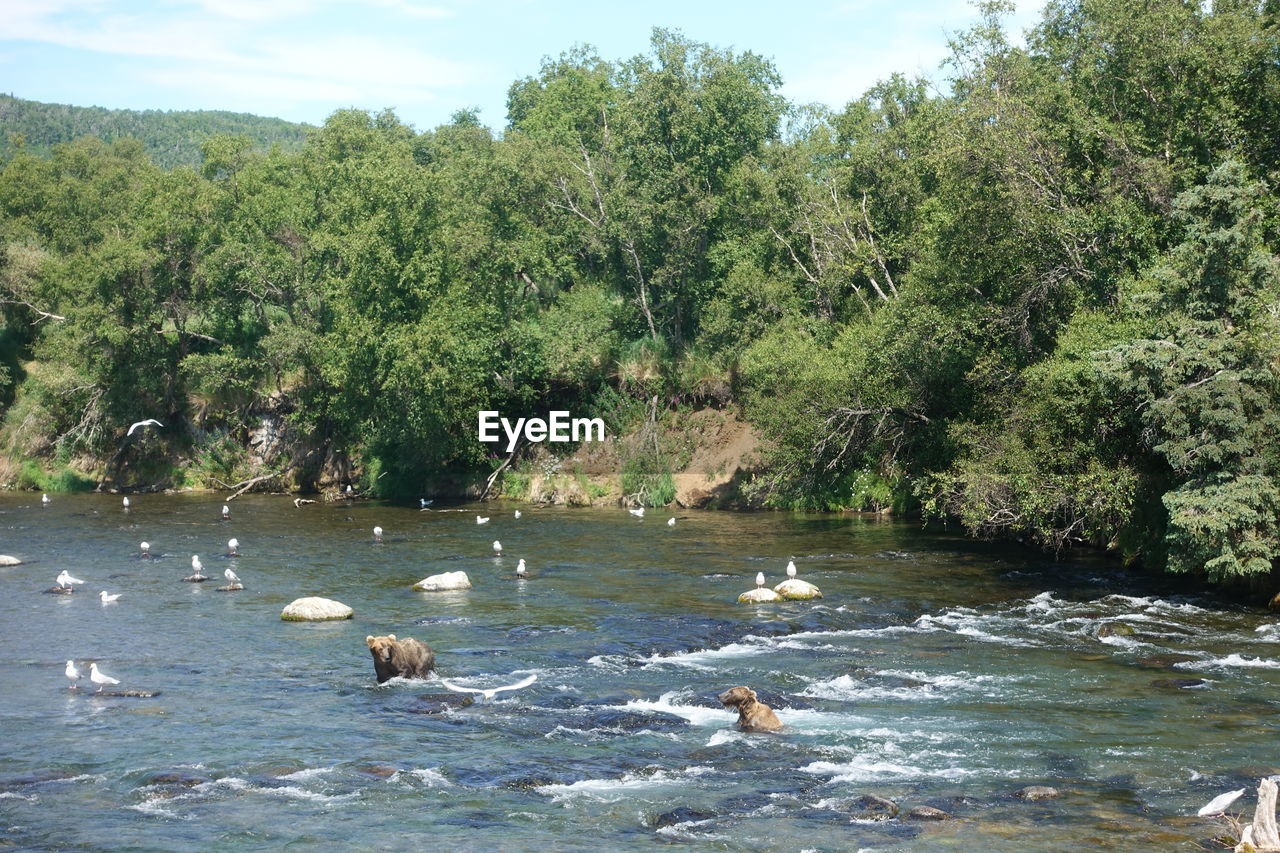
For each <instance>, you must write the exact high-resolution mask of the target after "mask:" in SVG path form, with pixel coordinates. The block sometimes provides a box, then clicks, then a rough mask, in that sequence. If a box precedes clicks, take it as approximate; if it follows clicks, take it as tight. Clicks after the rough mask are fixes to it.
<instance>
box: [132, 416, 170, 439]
mask: <svg viewBox="0 0 1280 853" xmlns="http://www.w3.org/2000/svg"><path fill="white" fill-rule="evenodd" d="M144 426H158V427H162V426H164V424H162V423H160V422H159V421H158V420H156V419H155V418H147V419H146V420H145V421H138V422H137V423H136V424H133V425H132V426H130V427H129V431H128V432H126V433H125V435H133V431H134V430H136V429H141V428H142V427H144Z"/></svg>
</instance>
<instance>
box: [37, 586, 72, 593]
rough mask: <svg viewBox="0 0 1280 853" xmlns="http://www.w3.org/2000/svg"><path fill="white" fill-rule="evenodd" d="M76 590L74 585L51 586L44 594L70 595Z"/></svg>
mask: <svg viewBox="0 0 1280 853" xmlns="http://www.w3.org/2000/svg"><path fill="white" fill-rule="evenodd" d="M75 591H76V588H75V587H73V586H51V587H49V588H48V589H46V590H45V591H44V594H45V595H70V594H71V593H73V592H75Z"/></svg>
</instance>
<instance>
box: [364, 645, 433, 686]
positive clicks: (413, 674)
mask: <svg viewBox="0 0 1280 853" xmlns="http://www.w3.org/2000/svg"><path fill="white" fill-rule="evenodd" d="M364 641H365V642H366V643H367V644H368V645H369V651H370V652H371V653H372V654H373V670H374V672H376V673H377V674H378V683H379V684H381V683H382V682H384V681H388V680H390V679H392V678H395V677H396V676H397V675H398V676H400V677H402V678H426V677H427V673H429V672H431V670H432V668H433V667H435V665H436V653H435V652H433V651H431V647H430V646H428V645H427V644H426V643H420V642H418V641H417V640H415V639H413V637H405V638H404V639H403V640H397V639H396V635H395V634H388V635H387V636H385V637H365V638H364Z"/></svg>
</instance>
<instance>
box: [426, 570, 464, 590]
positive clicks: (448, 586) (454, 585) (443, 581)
mask: <svg viewBox="0 0 1280 853" xmlns="http://www.w3.org/2000/svg"><path fill="white" fill-rule="evenodd" d="M413 588H414V589H416V590H419V591H421V592H449V591H451V590H455V589H471V579H470V578H468V577H467V573H466V572H445V573H444V574H442V575H432V576H431V577H429V578H423V579H422V580H420V581H418V582H417V583H415V584H414V585H413Z"/></svg>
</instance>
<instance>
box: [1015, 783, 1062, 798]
mask: <svg viewBox="0 0 1280 853" xmlns="http://www.w3.org/2000/svg"><path fill="white" fill-rule="evenodd" d="M1013 795H1014V796H1015V797H1017V798H1018V799H1020V800H1032V801H1035V800H1052V799H1053V798H1054V797H1056V796H1058V789H1057V788H1050V787H1049V786H1048V785H1028V786H1027V787H1025V788H1019V789H1018V790H1016V791H1014V792H1013Z"/></svg>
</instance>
